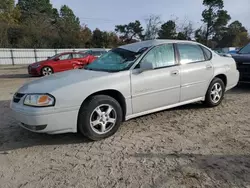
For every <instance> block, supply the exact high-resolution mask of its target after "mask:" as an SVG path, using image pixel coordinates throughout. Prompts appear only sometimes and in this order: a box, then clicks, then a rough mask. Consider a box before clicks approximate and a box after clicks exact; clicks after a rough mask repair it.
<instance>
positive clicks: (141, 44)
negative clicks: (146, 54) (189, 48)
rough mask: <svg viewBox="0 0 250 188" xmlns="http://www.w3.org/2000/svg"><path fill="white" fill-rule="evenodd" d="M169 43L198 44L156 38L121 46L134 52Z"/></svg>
mask: <svg viewBox="0 0 250 188" xmlns="http://www.w3.org/2000/svg"><path fill="white" fill-rule="evenodd" d="M168 43H190V44H197V42H194V41H188V40H164V39H155V40H146V41H141V42H136V43H132V44H126V45H123V46H120V47H119V48H123V49H125V50H129V51H132V52H138V51H139V50H140V49H142V48H148V47H151V46H157V45H161V44H168Z"/></svg>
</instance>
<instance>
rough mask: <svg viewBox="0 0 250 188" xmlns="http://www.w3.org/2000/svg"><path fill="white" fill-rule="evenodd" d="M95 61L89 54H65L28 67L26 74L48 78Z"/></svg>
mask: <svg viewBox="0 0 250 188" xmlns="http://www.w3.org/2000/svg"><path fill="white" fill-rule="evenodd" d="M95 59H96V57H95V56H93V55H91V54H85V53H80V52H66V53H60V54H56V55H54V56H53V57H49V58H48V59H46V60H44V61H40V62H36V63H33V64H31V65H29V66H28V72H29V74H30V75H33V76H48V75H50V74H53V73H56V72H62V71H67V70H71V69H77V68H81V67H83V66H85V65H87V64H89V63H91V62H93V61H94V60H95Z"/></svg>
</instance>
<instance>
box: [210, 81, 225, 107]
mask: <svg viewBox="0 0 250 188" xmlns="http://www.w3.org/2000/svg"><path fill="white" fill-rule="evenodd" d="M210 96H211V100H212V101H213V103H218V102H219V101H220V99H221V97H222V87H221V85H220V84H219V83H215V84H214V85H213V87H212V89H211V93H210Z"/></svg>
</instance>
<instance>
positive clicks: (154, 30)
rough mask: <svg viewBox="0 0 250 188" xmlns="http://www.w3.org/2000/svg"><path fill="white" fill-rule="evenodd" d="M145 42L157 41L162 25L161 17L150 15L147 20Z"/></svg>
mask: <svg viewBox="0 0 250 188" xmlns="http://www.w3.org/2000/svg"><path fill="white" fill-rule="evenodd" d="M145 21H146V31H145V38H144V39H145V40H150V39H156V38H157V35H158V32H159V27H160V25H161V23H162V22H161V19H160V16H157V15H150V16H149V17H148V18H147V19H146V20H145Z"/></svg>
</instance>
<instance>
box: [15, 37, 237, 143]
mask: <svg viewBox="0 0 250 188" xmlns="http://www.w3.org/2000/svg"><path fill="white" fill-rule="evenodd" d="M238 80H239V72H238V71H237V69H236V63H235V61H234V60H233V59H232V58H230V57H221V56H220V55H218V54H216V53H215V52H213V51H212V50H210V49H209V48H207V47H206V46H203V45H201V44H199V43H196V42H192V41H178V40H149V41H143V42H138V43H133V44H129V45H124V46H120V47H118V48H115V49H112V50H110V51H109V52H108V53H106V54H104V55H102V56H101V57H100V58H99V59H97V60H95V61H94V62H93V63H91V64H89V65H88V66H86V67H85V68H84V69H77V70H72V71H67V72H62V73H56V74H54V75H50V76H47V77H43V78H41V79H38V80H35V81H32V82H30V83H27V84H25V85H24V86H23V87H21V88H20V89H19V90H18V91H17V93H16V94H15V95H14V97H13V100H12V102H11V109H12V110H13V113H14V117H15V118H16V119H17V120H18V121H19V122H20V123H21V126H22V127H24V128H26V129H28V130H30V131H33V132H38V133H48V134H58V133H67V132H77V131H80V132H81V133H82V134H83V135H85V136H86V137H88V138H89V139H92V140H99V139H103V138H106V137H109V136H111V135H113V134H114V133H115V132H116V131H117V129H118V128H119V126H120V124H121V122H122V121H126V120H129V119H131V118H135V117H138V116H142V115H145V114H149V113H153V112H157V111H161V110H165V109H168V108H172V107H176V106H180V105H185V104H188V103H193V102H197V101H204V103H205V104H206V105H208V106H210V107H214V106H217V105H219V104H220V103H221V101H222V99H223V95H224V93H225V92H226V91H227V90H229V89H231V88H233V87H234V86H236V85H237V83H238Z"/></svg>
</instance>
